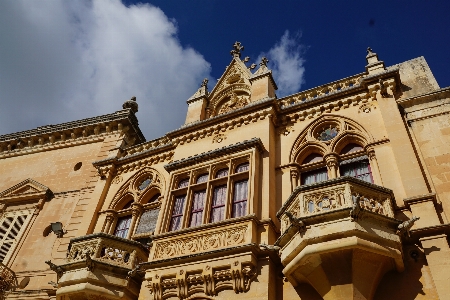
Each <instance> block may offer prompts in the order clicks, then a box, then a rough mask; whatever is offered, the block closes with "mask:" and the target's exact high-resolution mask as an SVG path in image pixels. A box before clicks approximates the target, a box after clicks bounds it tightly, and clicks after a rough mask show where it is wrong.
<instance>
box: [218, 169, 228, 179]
mask: <svg viewBox="0 0 450 300" xmlns="http://www.w3.org/2000/svg"><path fill="white" fill-rule="evenodd" d="M226 176H228V169H221V170H219V171H217V173H216V178H222V177H226Z"/></svg>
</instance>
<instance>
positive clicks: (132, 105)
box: [122, 96, 138, 113]
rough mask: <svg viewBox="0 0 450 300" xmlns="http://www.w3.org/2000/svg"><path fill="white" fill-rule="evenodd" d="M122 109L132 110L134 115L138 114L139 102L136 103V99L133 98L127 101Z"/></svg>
mask: <svg viewBox="0 0 450 300" xmlns="http://www.w3.org/2000/svg"><path fill="white" fill-rule="evenodd" d="M122 108H123V109H127V108H129V109H131V110H132V111H133V112H134V113H137V112H138V104H137V102H136V97H134V96H133V97H131V99H130V100H127V101H125V102H124V103H123V105H122Z"/></svg>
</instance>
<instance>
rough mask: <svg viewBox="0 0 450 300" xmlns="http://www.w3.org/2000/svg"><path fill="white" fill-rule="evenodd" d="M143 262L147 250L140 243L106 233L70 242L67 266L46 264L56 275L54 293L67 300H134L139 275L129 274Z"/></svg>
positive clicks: (140, 281)
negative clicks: (56, 283) (56, 282)
mask: <svg viewBox="0 0 450 300" xmlns="http://www.w3.org/2000/svg"><path fill="white" fill-rule="evenodd" d="M147 259H148V249H147V248H145V247H144V246H143V245H142V244H140V243H138V242H135V241H131V240H127V239H123V238H119V237H116V236H112V235H109V234H105V233H95V234H90V235H86V236H82V237H78V238H74V239H71V240H70V245H69V250H68V253H67V262H68V263H67V264H64V265H60V266H56V265H53V266H52V264H51V263H50V266H51V267H52V269H54V271H56V272H57V274H58V290H57V292H56V294H57V296H63V295H64V296H67V297H68V299H71V300H72V299H91V298H93V299H97V298H99V297H100V296H101V297H103V298H101V299H137V297H138V295H139V290H140V287H141V284H142V280H143V276H142V274H141V275H140V274H139V273H137V272H131V271H132V270H133V269H135V268H136V267H137V266H138V264H140V263H143V262H146V261H147ZM96 297H97V298H96ZM64 299H65V298H64ZM99 299H100V298H99Z"/></svg>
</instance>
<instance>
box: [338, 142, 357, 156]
mask: <svg viewBox="0 0 450 300" xmlns="http://www.w3.org/2000/svg"><path fill="white" fill-rule="evenodd" d="M361 150H363V147H361V146H360V145H358V144H355V143H350V144H347V145H346V146H345V147H344V148H342V150H341V153H340V154H341V155H343V154H348V153H352V152H356V151H361Z"/></svg>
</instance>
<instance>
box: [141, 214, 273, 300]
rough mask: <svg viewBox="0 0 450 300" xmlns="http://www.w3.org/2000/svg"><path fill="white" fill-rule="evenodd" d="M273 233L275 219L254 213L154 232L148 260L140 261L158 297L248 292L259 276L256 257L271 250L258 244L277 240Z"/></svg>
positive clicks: (188, 296)
mask: <svg viewBox="0 0 450 300" xmlns="http://www.w3.org/2000/svg"><path fill="white" fill-rule="evenodd" d="M262 232H263V233H264V234H263V235H262V234H261V233H262ZM275 237H276V233H275V227H274V225H273V223H272V221H270V220H265V221H264V220H258V219H257V218H256V216H255V215H248V216H245V217H240V218H234V219H228V220H223V221H220V222H217V223H212V224H204V225H201V226H198V227H193V228H186V229H182V230H178V231H173V232H167V233H163V234H159V235H155V236H153V237H152V241H153V244H152V248H151V251H150V259H149V262H147V263H144V264H142V265H141V268H142V269H144V270H146V273H145V280H146V287H147V288H148V289H149V291H150V293H151V294H152V297H153V298H152V299H154V300H161V299H166V298H170V297H178V298H179V299H191V298H190V297H196V296H198V297H200V298H201V299H206V298H207V299H210V298H209V297H211V296H215V295H218V294H219V293H220V292H221V291H223V290H234V292H235V293H245V292H247V291H249V289H250V285H251V283H252V281H253V280H254V279H255V278H256V276H257V268H258V256H260V255H264V253H265V255H267V253H268V252H267V251H266V252H264V251H265V250H261V248H260V246H259V243H260V242H261V240H263V241H264V242H265V245H267V244H268V243H271V244H273V242H275ZM271 254H274V255H276V254H275V253H274V252H273V251H272V252H271ZM200 298H198V299H200ZM195 299H197V298H195Z"/></svg>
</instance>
